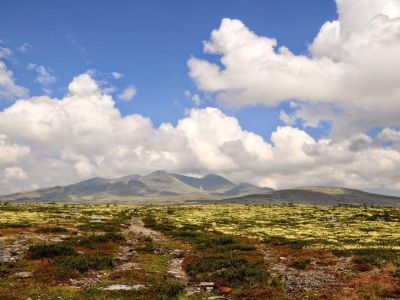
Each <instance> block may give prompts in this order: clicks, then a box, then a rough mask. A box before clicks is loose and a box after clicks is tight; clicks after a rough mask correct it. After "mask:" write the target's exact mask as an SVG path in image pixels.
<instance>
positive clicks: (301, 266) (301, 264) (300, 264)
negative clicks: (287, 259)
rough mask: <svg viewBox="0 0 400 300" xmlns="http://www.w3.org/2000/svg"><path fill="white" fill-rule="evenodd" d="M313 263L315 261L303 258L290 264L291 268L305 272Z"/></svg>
mask: <svg viewBox="0 0 400 300" xmlns="http://www.w3.org/2000/svg"><path fill="white" fill-rule="evenodd" d="M312 262H313V260H312V259H311V258H303V259H300V260H295V261H294V262H292V263H291V264H290V266H291V267H292V268H295V269H298V270H305V269H307V267H308V266H309V265H311V264H312Z"/></svg>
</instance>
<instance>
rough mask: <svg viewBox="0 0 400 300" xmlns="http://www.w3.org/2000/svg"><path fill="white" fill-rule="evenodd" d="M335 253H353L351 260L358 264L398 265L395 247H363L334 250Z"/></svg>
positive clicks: (397, 252)
mask: <svg viewBox="0 0 400 300" xmlns="http://www.w3.org/2000/svg"><path fill="white" fill-rule="evenodd" d="M334 253H335V254H337V255H346V256H348V255H353V256H354V257H353V259H352V260H353V262H354V263H356V264H359V265H369V266H376V267H382V266H384V265H386V264H388V263H393V264H394V265H396V266H400V252H399V251H398V250H395V249H382V248H364V249H354V250H342V251H340V250H336V251H334Z"/></svg>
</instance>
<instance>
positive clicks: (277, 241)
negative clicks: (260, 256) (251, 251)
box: [263, 235, 310, 249]
mask: <svg viewBox="0 0 400 300" xmlns="http://www.w3.org/2000/svg"><path fill="white" fill-rule="evenodd" d="M263 242H264V243H268V244H273V245H280V246H283V245H284V246H288V247H290V248H293V249H301V248H304V247H306V246H307V245H309V244H310V243H309V242H308V241H303V240H291V239H288V238H286V237H284V236H277V235H274V236H268V237H266V238H264V240H263Z"/></svg>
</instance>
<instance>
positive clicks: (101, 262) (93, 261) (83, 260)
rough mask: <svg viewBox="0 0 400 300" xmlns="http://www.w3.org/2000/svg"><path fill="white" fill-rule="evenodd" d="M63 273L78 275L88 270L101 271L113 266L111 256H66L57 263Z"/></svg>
mask: <svg viewBox="0 0 400 300" xmlns="http://www.w3.org/2000/svg"><path fill="white" fill-rule="evenodd" d="M57 264H58V266H59V267H60V268H61V269H62V270H63V271H78V272H80V273H84V272H87V271H88V270H103V269H109V268H112V267H113V266H114V264H113V261H112V258H111V256H108V255H89V254H83V255H76V256H67V257H64V258H62V259H59V260H58V261H57Z"/></svg>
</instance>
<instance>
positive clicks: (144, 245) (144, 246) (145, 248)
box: [135, 240, 156, 253]
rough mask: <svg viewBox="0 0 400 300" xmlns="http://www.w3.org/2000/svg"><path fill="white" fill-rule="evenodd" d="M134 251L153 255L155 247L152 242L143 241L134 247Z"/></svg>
mask: <svg viewBox="0 0 400 300" xmlns="http://www.w3.org/2000/svg"><path fill="white" fill-rule="evenodd" d="M135 250H137V251H140V252H146V253H154V251H156V246H155V244H154V242H153V240H143V241H142V242H139V243H138V244H137V245H136V247H135Z"/></svg>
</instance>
